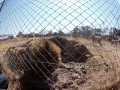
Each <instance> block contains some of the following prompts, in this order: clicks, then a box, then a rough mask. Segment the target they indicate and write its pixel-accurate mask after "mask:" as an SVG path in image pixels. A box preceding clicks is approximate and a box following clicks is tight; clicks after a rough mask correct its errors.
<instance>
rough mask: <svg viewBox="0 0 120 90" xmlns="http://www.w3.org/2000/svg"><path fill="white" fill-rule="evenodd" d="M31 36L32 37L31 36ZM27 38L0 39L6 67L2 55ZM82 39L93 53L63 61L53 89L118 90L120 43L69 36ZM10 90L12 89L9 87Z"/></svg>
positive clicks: (0, 51) (1, 53)
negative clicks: (82, 60) (79, 59)
mask: <svg viewBox="0 0 120 90" xmlns="http://www.w3.org/2000/svg"><path fill="white" fill-rule="evenodd" d="M29 39H30V38H29ZM29 39H28V38H25V39H23V38H19V39H12V40H6V41H0V61H1V63H2V64H3V67H5V65H6V61H5V60H4V59H3V55H4V54H5V52H6V51H7V49H8V48H9V47H11V46H16V45H20V44H22V43H24V42H26V41H27V40H29ZM67 39H69V40H70V39H72V40H76V41H78V42H82V43H83V44H84V45H86V47H87V48H88V50H89V51H90V52H91V53H92V54H93V57H91V58H89V59H88V60H87V62H85V63H75V62H69V63H66V64H64V63H63V64H62V65H61V66H60V67H59V68H58V69H56V71H55V72H54V73H53V76H54V75H56V76H57V82H55V83H54V84H53V86H52V89H54V90H119V84H120V45H118V46H117V47H116V46H115V45H111V44H110V43H109V42H107V41H102V46H99V45H98V44H95V45H93V44H92V41H91V40H88V39H84V38H77V39H76V38H67ZM8 90H13V89H11V88H10V87H9V89H8Z"/></svg>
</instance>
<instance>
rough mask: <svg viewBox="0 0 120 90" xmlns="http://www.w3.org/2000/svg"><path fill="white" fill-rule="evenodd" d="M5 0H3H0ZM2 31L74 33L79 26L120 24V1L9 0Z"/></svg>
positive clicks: (0, 17) (2, 14)
mask: <svg viewBox="0 0 120 90" xmlns="http://www.w3.org/2000/svg"><path fill="white" fill-rule="evenodd" d="M0 1H1V0H0ZM0 22H1V23H0V34H13V35H17V33H18V32H19V31H22V32H23V33H32V32H35V33H47V32H48V31H53V32H57V31H59V30H62V31H63V32H66V33H67V32H70V31H71V30H73V28H74V27H75V26H79V27H80V26H87V25H88V26H91V27H93V28H102V29H104V28H111V27H116V28H119V27H120V26H119V25H120V0H6V2H5V5H4V7H3V9H2V11H1V12H0Z"/></svg>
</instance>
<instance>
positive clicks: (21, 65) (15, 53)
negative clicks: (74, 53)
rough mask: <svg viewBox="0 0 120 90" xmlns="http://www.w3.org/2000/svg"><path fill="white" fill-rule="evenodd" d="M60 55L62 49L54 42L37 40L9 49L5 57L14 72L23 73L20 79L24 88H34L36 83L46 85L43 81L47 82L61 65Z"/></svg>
mask: <svg viewBox="0 0 120 90" xmlns="http://www.w3.org/2000/svg"><path fill="white" fill-rule="evenodd" d="M60 53H61V50H60V48H59V47H58V46H56V45H55V44H54V43H53V42H51V41H49V40H46V39H37V40H31V41H29V42H27V43H25V44H24V45H21V46H16V47H11V48H9V49H8V51H7V52H6V55H5V56H6V60H7V61H8V66H9V67H10V69H11V70H12V71H13V72H17V73H18V71H20V72H23V73H22V74H23V75H22V77H21V79H20V81H21V84H22V86H24V85H26V86H27V85H29V86H27V87H30V88H32V87H33V86H34V83H35V82H36V83H37V82H39V83H43V85H46V84H45V82H44V81H43V79H44V80H46V79H48V78H49V77H51V74H52V72H53V71H54V70H55V69H56V68H57V67H58V65H59V64H60V62H61V59H60V58H61V56H60ZM28 83H29V84H28ZM30 84H32V87H31V85H30ZM35 85H36V84H35ZM39 85H40V86H41V85H42V84H39ZM46 87H47V86H46ZM24 88H25V87H24ZM39 89H40V88H39ZM39 89H38V90H39ZM25 90H27V89H25ZM28 90H29V89H28ZM36 90H37V89H36Z"/></svg>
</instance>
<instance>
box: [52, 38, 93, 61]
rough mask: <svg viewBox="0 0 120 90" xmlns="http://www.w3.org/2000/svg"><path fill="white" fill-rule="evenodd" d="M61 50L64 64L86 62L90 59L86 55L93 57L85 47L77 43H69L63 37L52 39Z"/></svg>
mask: <svg viewBox="0 0 120 90" xmlns="http://www.w3.org/2000/svg"><path fill="white" fill-rule="evenodd" d="M50 40H51V41H52V42H54V43H55V44H56V45H58V46H59V47H60V48H61V56H62V60H63V62H65V63H66V62H71V61H74V62H84V61H86V59H87V58H88V57H87V56H86V55H87V54H89V56H92V54H91V53H90V52H89V50H88V49H87V48H86V46H85V45H82V44H81V43H78V42H76V41H72V40H71V41H69V40H67V39H65V38H62V37H54V38H51V39H50Z"/></svg>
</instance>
